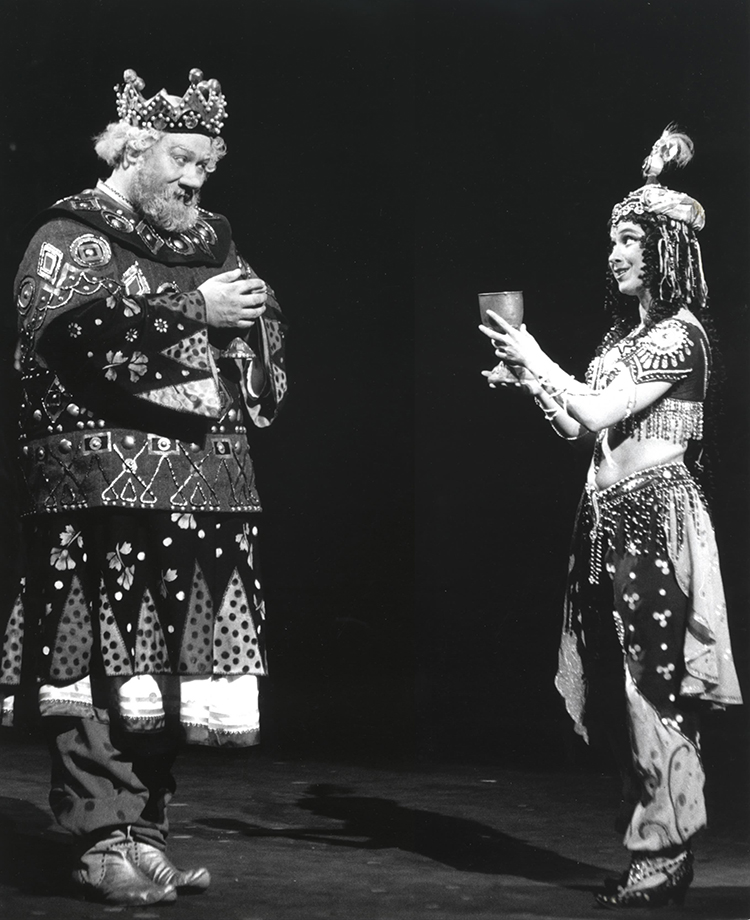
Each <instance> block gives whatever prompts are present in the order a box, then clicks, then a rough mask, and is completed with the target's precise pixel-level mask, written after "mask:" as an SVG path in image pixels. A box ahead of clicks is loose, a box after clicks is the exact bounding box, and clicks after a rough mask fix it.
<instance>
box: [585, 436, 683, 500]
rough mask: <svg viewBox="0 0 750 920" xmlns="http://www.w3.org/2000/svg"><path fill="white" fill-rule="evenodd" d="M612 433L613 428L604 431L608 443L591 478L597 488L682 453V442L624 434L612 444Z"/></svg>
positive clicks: (670, 461)
mask: <svg viewBox="0 0 750 920" xmlns="http://www.w3.org/2000/svg"><path fill="white" fill-rule="evenodd" d="M613 436H614V432H613V431H611V430H610V431H609V432H608V434H607V441H608V442H610V443H609V446H607V445H606V444H605V445H604V450H603V452H602V457H601V459H600V462H599V469H598V470H597V472H596V478H595V480H594V481H595V483H596V487H597V488H598V489H606V488H607V487H608V486H612V485H614V484H615V483H616V482H618V481H619V480H620V479H624V478H625V477H626V476H630V475H631V474H632V473H638V472H640V471H641V470H645V469H648V468H649V467H652V466H659V465H660V464H662V463H673V462H675V461H677V460H682V459H683V457H684V456H685V446H684V445H682V444H674V443H673V442H671V441H665V440H663V439H662V438H641V439H637V438H625V440H623V441H620V442H619V443H618V444H617V446H616V447H612V445H611V441H612V439H613Z"/></svg>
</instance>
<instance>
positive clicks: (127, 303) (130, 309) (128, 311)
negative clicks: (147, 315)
mask: <svg viewBox="0 0 750 920" xmlns="http://www.w3.org/2000/svg"><path fill="white" fill-rule="evenodd" d="M122 307H123V312H124V313H125V316H128V317H130V316H136V315H137V314H138V313H140V312H141V308H140V306H139V305H138V304H137V303H136V302H135V301H134V300H131V299H130V298H129V297H123V298H122Z"/></svg>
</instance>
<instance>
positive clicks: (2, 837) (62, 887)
mask: <svg viewBox="0 0 750 920" xmlns="http://www.w3.org/2000/svg"><path fill="white" fill-rule="evenodd" d="M51 826H52V822H51V820H50V817H49V815H48V814H46V813H45V812H43V811H42V810H41V809H39V808H37V807H36V806H35V805H32V804H31V803H30V802H25V801H23V800H22V799H13V798H9V797H8V796H0V886H5V885H7V886H9V887H12V888H15V889H17V890H18V891H20V892H23V893H24V894H34V895H40V896H42V897H52V896H55V895H59V894H61V893H64V892H66V891H67V890H68V889H69V887H70V886H69V881H68V875H69V871H70V843H69V842H68V840H67V839H65V838H62V836H61V835H60V837H59V839H55V838H56V836H57V835H55V834H53V833H50V832H49V829H50V827H51Z"/></svg>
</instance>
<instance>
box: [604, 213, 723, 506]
mask: <svg viewBox="0 0 750 920" xmlns="http://www.w3.org/2000/svg"><path fill="white" fill-rule="evenodd" d="M620 220H627V221H629V222H632V223H634V224H637V225H638V226H639V227H641V228H642V229H643V231H644V233H645V236H644V237H643V240H642V241H641V247H642V250H643V267H644V279H645V284H646V289H647V290H648V292H649V294H650V295H651V305H650V307H649V310H648V315H647V316H646V321H645V323H644V327H643V329H642V330H641V331H640V332H639V333H638V336H642V335H645V334H646V333H647V332H648V330H649V329H652V328H653V327H654V326H655V325H656V324H657V323H659V322H661V321H662V320H665V319H668V318H669V317H670V316H674V315H675V314H676V313H677V312H678V311H679V310H681V309H682V308H683V307H686V308H687V309H688V310H690V311H691V312H692V313H693V315H694V316H695V317H696V318H697V319H698V321H699V322H700V324H701V325H702V326H703V328H704V330H705V332H706V336H707V338H708V344H709V349H710V370H711V373H710V377H709V384H708V392H707V393H706V399H705V401H704V428H703V431H704V433H703V440H702V442H700V443H699V442H691V444H690V445H689V447H688V451H687V453H686V461H687V463H688V465H689V466H690V467H691V469H692V470H693V471H694V472H695V474H696V475H697V477H698V479H699V481H700V482H701V485H703V487H704V489H705V490H706V492H708V493H710V492H711V491H712V485H713V480H714V478H715V468H716V462H717V457H716V434H717V428H718V421H719V417H720V415H721V398H720V393H721V388H722V385H723V382H724V379H725V371H724V364H723V361H722V358H721V349H720V347H719V337H718V333H717V331H716V327H715V325H714V322H713V318H712V316H711V314H710V312H709V309H708V296H707V294H706V292H705V290H701V289H699V288H698V287H697V286H696V285H695V283H694V279H695V274H694V271H695V265H694V264H693V263H694V262H695V260H696V259H700V255H699V252H700V251H699V249H698V244H697V240H696V239H695V232H694V231H693V229H692V228H690V227H688V226H687V225H686V224H681V225H679V227H678V226H677V222H676V221H673V220H670V219H669V218H665V217H661V216H656V215H653V214H628V215H624V216H623V217H621V218H620ZM671 231H675V232H671ZM677 231H678V232H677ZM667 241H668V242H667ZM660 244H661V249H662V250H663V249H664V247H665V245H668V246H670V247H672V249H673V252H672V253H671V256H672V264H673V265H676V266H677V267H678V268H677V272H676V274H675V277H674V283H672V284H670V283H666V284H665V283H664V275H665V272H664V264H663V260H664V256H663V255H662V254H661V253H660ZM605 290H606V293H605V301H604V305H605V310H606V312H607V316H608V318H609V321H610V328H609V330H608V331H607V332H606V334H605V335H604V338H603V339H602V341H601V343H600V345H599V347H598V348H597V350H596V354H597V355H600V354H602V353H603V352H605V351H608V350H609V349H610V348H612V346H613V345H615V344H616V343H617V342H619V341H620V339H622V338H624V336H626V335H627V334H628V333H629V332H632V330H633V329H635V328H636V327H637V326H638V323H639V320H640V317H639V314H638V310H637V309H634V298H633V297H628V296H625V295H624V294H621V293H620V291H619V290H618V287H617V282H616V281H615V278H614V276H613V274H612V272H611V271H610V270H609V268H608V269H607V282H606V289H605Z"/></svg>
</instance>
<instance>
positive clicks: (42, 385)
mask: <svg viewBox="0 0 750 920" xmlns="http://www.w3.org/2000/svg"><path fill="white" fill-rule="evenodd" d="M43 217H44V222H43V223H42V225H41V226H40V228H39V229H38V230H37V232H36V233H35V234H34V236H33V239H32V241H31V243H30V245H29V247H28V249H27V251H26V255H25V257H24V260H23V262H22V264H21V267H20V269H19V273H18V276H17V279H16V298H17V304H18V311H19V322H20V330H21V339H22V373H23V402H22V410H21V462H22V469H23V472H24V475H25V478H26V480H27V482H28V485H29V511H31V512H36V513H48V512H55V511H62V510H70V509H77V508H93V507H100V506H101V507H118V506H119V507H124V508H143V509H162V510H172V511H181V512H190V511H257V510H259V508H260V503H259V499H258V494H257V491H256V488H255V478H254V473H253V466H252V461H251V458H250V453H249V450H248V444H247V437H246V427H247V424H248V423H249V422H250V421H252V422H253V423H254V424H256V425H259V426H263V425H267V424H269V423H270V422H271V421H272V420H273V418H274V417H275V416H276V413H277V412H278V409H279V407H280V405H281V403H282V401H283V399H284V395H285V393H286V371H285V368H284V353H283V337H284V329H285V327H284V322H283V318H282V316H281V313H280V311H279V308H278V305H277V303H276V301H275V299H274V298H273V297H272V296H271V297H270V298H269V303H268V306H267V310H266V312H265V314H264V315H263V317H262V318H261V319H260V320H259V321H258V322H257V323H256V324H255V326H254V327H253V329H252V331H251V332H250V333H249V334H248V335H247V336H246V337H245V339H246V340H247V341H245V339H241V340H240V346H241V347H240V348H239V351H241V352H242V354H243V355H244V357H234V356H233V355H234V354H235V353H238V347H237V345H235V346H234V347H233V349H232V350H231V352H230V354H231V355H232V356H227V346H228V345H230V340H231V339H232V338H233V335H232V334H231V333H226V332H224V331H223V330H222V331H218V330H214V329H209V327H208V326H207V325H206V314H205V303H204V301H203V296H202V295H201V293H200V292H199V291H198V290H197V288H198V286H199V285H200V284H202V282H203V281H205V280H206V279H207V278H209V277H210V276H212V275H215V274H217V273H219V272H224V271H230V270H232V269H236V268H242V269H243V270H244V271H245V272H246V273H247V274H248V275H249V276H253V277H254V273H253V272H252V270H251V269H250V268H249V266H248V265H247V263H246V262H245V260H244V259H243V258H242V257H241V256H240V255H239V254H238V253H237V251H236V249H235V246H234V243H233V242H232V241H231V237H230V230H229V226H228V224H227V222H226V220H225V219H224V218H223V217H221V216H219V215H215V214H209V213H207V212H202V216H201V219H200V220H199V222H198V224H197V225H196V227H195V228H194V229H193V230H189V231H187V232H185V233H181V234H172V235H169V236H167V235H160V234H158V233H157V232H156V231H155V230H154V229H153V228H152V227H150V225H148V224H147V223H146V222H145V221H143V220H140V221H139V220H138V218H137V217H136V216H135V215H134V214H131V213H127V212H123V210H122V208H118V207H117V206H116V205H115V204H114V203H113V202H112V201H111V199H109V197H108V196H107V195H105V194H104V193H102V192H100V191H99V190H88V191H85V192H83V193H82V194H81V195H77V196H74V197H72V198H67V199H64V200H62V201H60V202H58V203H57V204H56V205H55V206H54V207H53V208H52V209H51V210H50V211H48V212H47V213H46V214H45V215H43ZM254 363H260V364H261V365H262V366H263V368H264V370H265V377H266V385H265V388H264V390H263V392H262V393H261V394H253V393H252V392H251V389H250V387H249V385H248V380H249V375H250V373H251V367H252V365H253V364H254Z"/></svg>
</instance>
